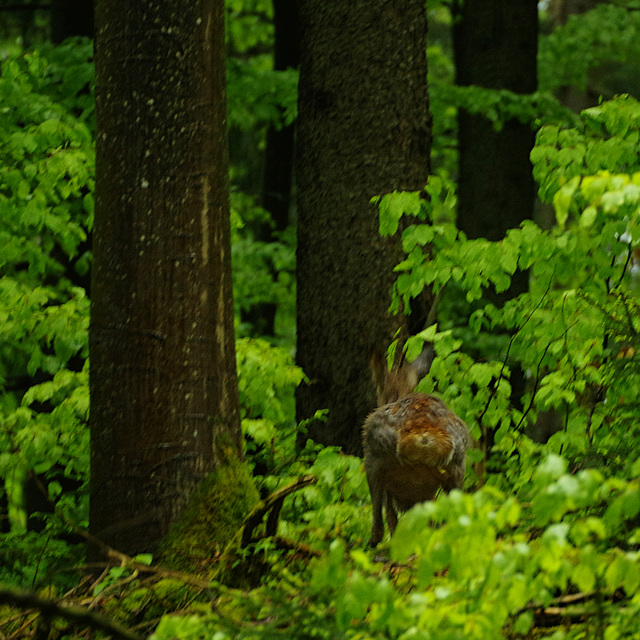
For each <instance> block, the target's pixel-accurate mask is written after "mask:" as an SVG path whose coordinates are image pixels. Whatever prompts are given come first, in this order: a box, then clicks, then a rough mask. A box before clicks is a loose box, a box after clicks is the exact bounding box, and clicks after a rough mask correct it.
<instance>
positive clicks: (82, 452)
mask: <svg viewBox="0 0 640 640" xmlns="http://www.w3.org/2000/svg"><path fill="white" fill-rule="evenodd" d="M69 47H70V49H69V50H71V49H73V50H74V51H75V52H76V56H75V61H74V63H73V64H71V65H70V67H69V69H65V70H64V72H63V70H62V69H63V68H62V66H61V62H60V59H58V62H56V63H52V64H50V63H49V62H48V60H47V59H46V58H44V57H43V56H42V55H40V54H37V53H31V54H24V55H13V56H8V57H7V58H6V59H5V60H4V61H3V63H2V75H1V76H0V96H1V97H2V104H3V108H2V110H1V111H0V140H1V144H0V149H1V151H0V218H1V219H2V222H3V224H2V227H1V230H0V268H1V270H2V279H1V280H0V392H1V395H0V425H1V427H0V428H1V435H0V442H1V446H0V478H2V479H3V483H2V484H3V487H2V488H4V489H5V491H6V495H7V497H8V499H9V514H10V516H11V517H12V520H13V525H14V528H15V529H16V530H17V531H20V530H21V529H23V528H24V526H25V524H26V523H25V521H24V516H23V511H22V510H21V505H20V500H21V497H22V495H21V494H22V492H21V487H20V485H21V483H22V482H23V481H24V479H25V478H26V474H27V471H28V470H30V471H32V472H33V473H36V474H40V479H41V480H42V483H43V485H44V487H45V489H46V491H47V493H48V499H49V500H51V501H52V502H56V501H58V502H60V501H61V503H60V504H61V506H63V505H64V507H65V509H66V511H67V513H68V514H69V516H71V517H73V518H74V520H75V521H76V522H78V523H83V522H86V519H87V508H88V497H87V494H86V490H85V491H80V492H78V494H77V495H73V494H64V495H61V485H60V480H61V478H63V477H64V478H68V479H70V480H72V481H74V482H75V483H78V484H80V485H81V484H82V483H83V482H84V481H85V480H86V477H87V470H88V433H87V431H86V428H85V422H86V419H87V415H88V409H89V407H88V404H89V403H88V388H87V372H86V370H83V363H84V360H85V359H86V357H87V346H88V345H87V330H88V322H89V319H88V311H89V302H88V300H87V298H86V295H85V292H84V289H83V288H82V287H81V286H77V285H76V284H75V283H77V282H82V280H83V278H85V277H86V273H87V271H88V268H89V261H90V258H89V254H88V252H87V244H86V243H87V235H88V233H89V230H90V228H91V220H92V214H93V197H92V192H93V171H94V154H93V142H92V138H91V133H90V129H89V127H88V126H87V124H86V123H85V122H84V121H83V120H82V119H79V118H78V117H76V116H75V115H74V114H73V113H71V112H70V111H69V110H68V109H67V108H66V107H65V106H64V105H63V104H61V103H60V102H59V101H58V100H59V99H60V98H61V96H63V95H64V96H66V99H67V100H68V101H69V104H70V103H71V102H72V101H73V96H75V95H77V94H78V93H79V92H80V91H81V89H82V87H83V86H84V85H85V84H87V83H90V79H89V78H88V77H86V76H82V80H81V82H78V76H77V75H76V72H77V74H78V75H82V74H81V72H80V71H78V70H79V69H83V70H85V71H86V69H87V68H88V67H89V65H88V62H87V57H86V56H87V55H88V53H89V50H88V48H87V47H88V45H87V43H81V44H78V45H77V48H75V49H74V48H73V46H71V45H69ZM81 85H82V86H81ZM91 113H92V110H91V109H90V108H89V107H88V106H87V105H86V104H85V105H84V106H83V105H82V104H80V103H79V104H78V109H77V114H78V115H80V116H81V117H82V118H85V119H90V116H91ZM29 542H30V543H31V544H34V542H35V539H34V538H33V537H29V538H28V539H27V541H26V542H25V544H29ZM63 546H64V545H63ZM43 547H46V545H43ZM48 548H49V549H51V551H50V553H49V554H50V555H52V556H53V555H55V552H54V551H53V546H51V547H48ZM34 553H35V552H34Z"/></svg>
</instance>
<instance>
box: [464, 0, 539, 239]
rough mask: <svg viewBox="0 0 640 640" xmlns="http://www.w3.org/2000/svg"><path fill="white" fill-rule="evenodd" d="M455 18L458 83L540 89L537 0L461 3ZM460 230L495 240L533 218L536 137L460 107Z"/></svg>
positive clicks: (524, 127)
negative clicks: (532, 154)
mask: <svg viewBox="0 0 640 640" xmlns="http://www.w3.org/2000/svg"><path fill="white" fill-rule="evenodd" d="M456 4H457V5H459V6H458V8H457V10H456V14H455V21H454V25H455V26H454V50H455V63H456V74H457V83H458V84H459V85H463V86H465V85H477V86H481V87H487V88H490V89H509V90H510V91H514V92H516V93H531V92H533V91H535V90H536V86H537V66H536V56H537V42H538V9H537V4H538V3H537V1H536V0H522V1H520V2H513V0H464V1H463V2H461V3H456ZM458 126H459V147H460V163H459V186H458V226H459V227H460V229H462V230H463V231H464V232H465V233H466V234H467V235H468V236H469V237H472V238H477V237H484V238H488V239H490V240H498V239H500V238H502V237H503V236H504V232H505V231H506V230H507V229H510V228H512V227H517V226H518V225H519V224H520V222H522V220H524V219H526V218H531V217H532V216H533V207H534V201H535V185H534V181H533V175H532V167H531V163H530V161H529V153H530V152H531V149H532V147H533V142H534V132H533V130H532V129H531V127H530V126H529V125H527V124H522V123H520V122H517V121H516V120H512V121H509V122H507V123H506V124H505V126H504V128H503V129H502V130H501V131H495V130H494V129H493V127H492V125H491V123H490V122H489V120H487V119H486V118H484V117H482V116H477V115H471V114H469V113H467V112H465V111H464V110H460V113H459V116H458Z"/></svg>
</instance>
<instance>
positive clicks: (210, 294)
mask: <svg viewBox="0 0 640 640" xmlns="http://www.w3.org/2000/svg"><path fill="white" fill-rule="evenodd" d="M96 78H97V89H96V108H97V122H98V133H97V158H96V174H97V176H96V210H95V226H94V268H93V279H92V298H93V300H92V315H91V328H90V353H91V374H90V390H91V418H90V427H91V489H90V490H91V509H90V520H91V531H92V533H93V534H94V535H95V536H96V537H98V538H101V539H102V540H103V541H104V542H106V543H107V544H109V545H111V546H112V547H115V548H117V549H119V550H120V551H123V552H125V553H128V554H133V553H138V552H139V551H141V550H146V549H150V548H153V547H154V545H155V544H156V543H157V542H158V541H159V540H160V539H161V538H162V537H163V536H164V535H165V534H166V533H167V530H168V528H169V525H170V524H171V523H172V522H173V521H174V520H176V518H177V517H178V516H179V515H180V514H181V512H182V511H183V509H184V507H185V505H186V503H187V501H188V499H189V497H190V496H191V494H192V493H193V491H194V490H195V488H196V487H197V486H198V484H199V483H200V481H201V480H202V479H203V478H204V477H205V476H207V474H208V473H209V472H210V471H211V470H212V469H214V468H215V467H216V465H217V464H218V463H220V461H221V460H226V459H228V454H229V451H230V450H231V451H233V452H234V454H235V456H241V455H242V454H241V451H242V448H241V433H240V422H239V409H238V395H237V381H236V368H235V354H234V335H233V309H232V299H231V277H230V240H229V204H228V150H227V132H226V105H225V72H224V3H223V2H222V0H197V1H196V0H194V2H187V3H185V2H182V0H158V1H156V2H153V3H145V2H128V3H125V4H123V3H122V2H119V0H98V2H97V7H96Z"/></svg>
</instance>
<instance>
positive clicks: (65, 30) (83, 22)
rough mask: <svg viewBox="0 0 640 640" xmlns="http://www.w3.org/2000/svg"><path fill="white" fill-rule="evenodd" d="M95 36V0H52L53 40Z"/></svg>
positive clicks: (59, 40)
mask: <svg viewBox="0 0 640 640" xmlns="http://www.w3.org/2000/svg"><path fill="white" fill-rule="evenodd" d="M71 36H86V37H87V38H93V0H51V41H52V42H54V43H56V44H57V43H60V42H62V41H63V40H66V39H67V38H70V37H71Z"/></svg>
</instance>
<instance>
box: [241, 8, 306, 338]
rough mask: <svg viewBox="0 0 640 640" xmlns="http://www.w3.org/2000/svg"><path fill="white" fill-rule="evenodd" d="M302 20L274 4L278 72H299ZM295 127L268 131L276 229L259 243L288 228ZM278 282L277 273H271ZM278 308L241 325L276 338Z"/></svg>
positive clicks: (265, 229)
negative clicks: (297, 70) (294, 69)
mask: <svg viewBox="0 0 640 640" xmlns="http://www.w3.org/2000/svg"><path fill="white" fill-rule="evenodd" d="M299 21H300V16H299V7H298V0H273V28H274V45H273V59H274V60H273V67H274V69H275V70H276V71H284V70H286V69H289V68H297V67H298V64H299V62H300V26H299ZM294 143H295V123H291V124H290V125H287V126H285V127H281V128H277V127H274V126H270V127H269V128H268V129H267V134H266V145H265V153H264V176H263V183H262V198H261V200H262V206H263V208H264V209H265V210H266V211H268V212H269V213H270V214H271V220H272V221H273V226H271V225H270V224H265V223H261V224H259V226H258V227H257V229H256V239H257V240H259V241H261V242H272V241H273V240H274V231H275V232H280V231H284V230H285V229H286V228H287V227H288V226H289V211H290V209H291V189H292V183H293V164H294ZM272 275H273V277H274V279H275V278H276V269H275V268H273V269H272ZM277 311H278V305H277V304H276V303H275V302H262V303H258V304H255V305H254V306H253V307H251V308H250V309H247V310H244V311H243V312H242V321H243V322H245V323H247V324H248V325H250V326H251V327H252V332H251V333H252V335H255V336H273V335H274V334H275V320H276V313H277Z"/></svg>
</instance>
